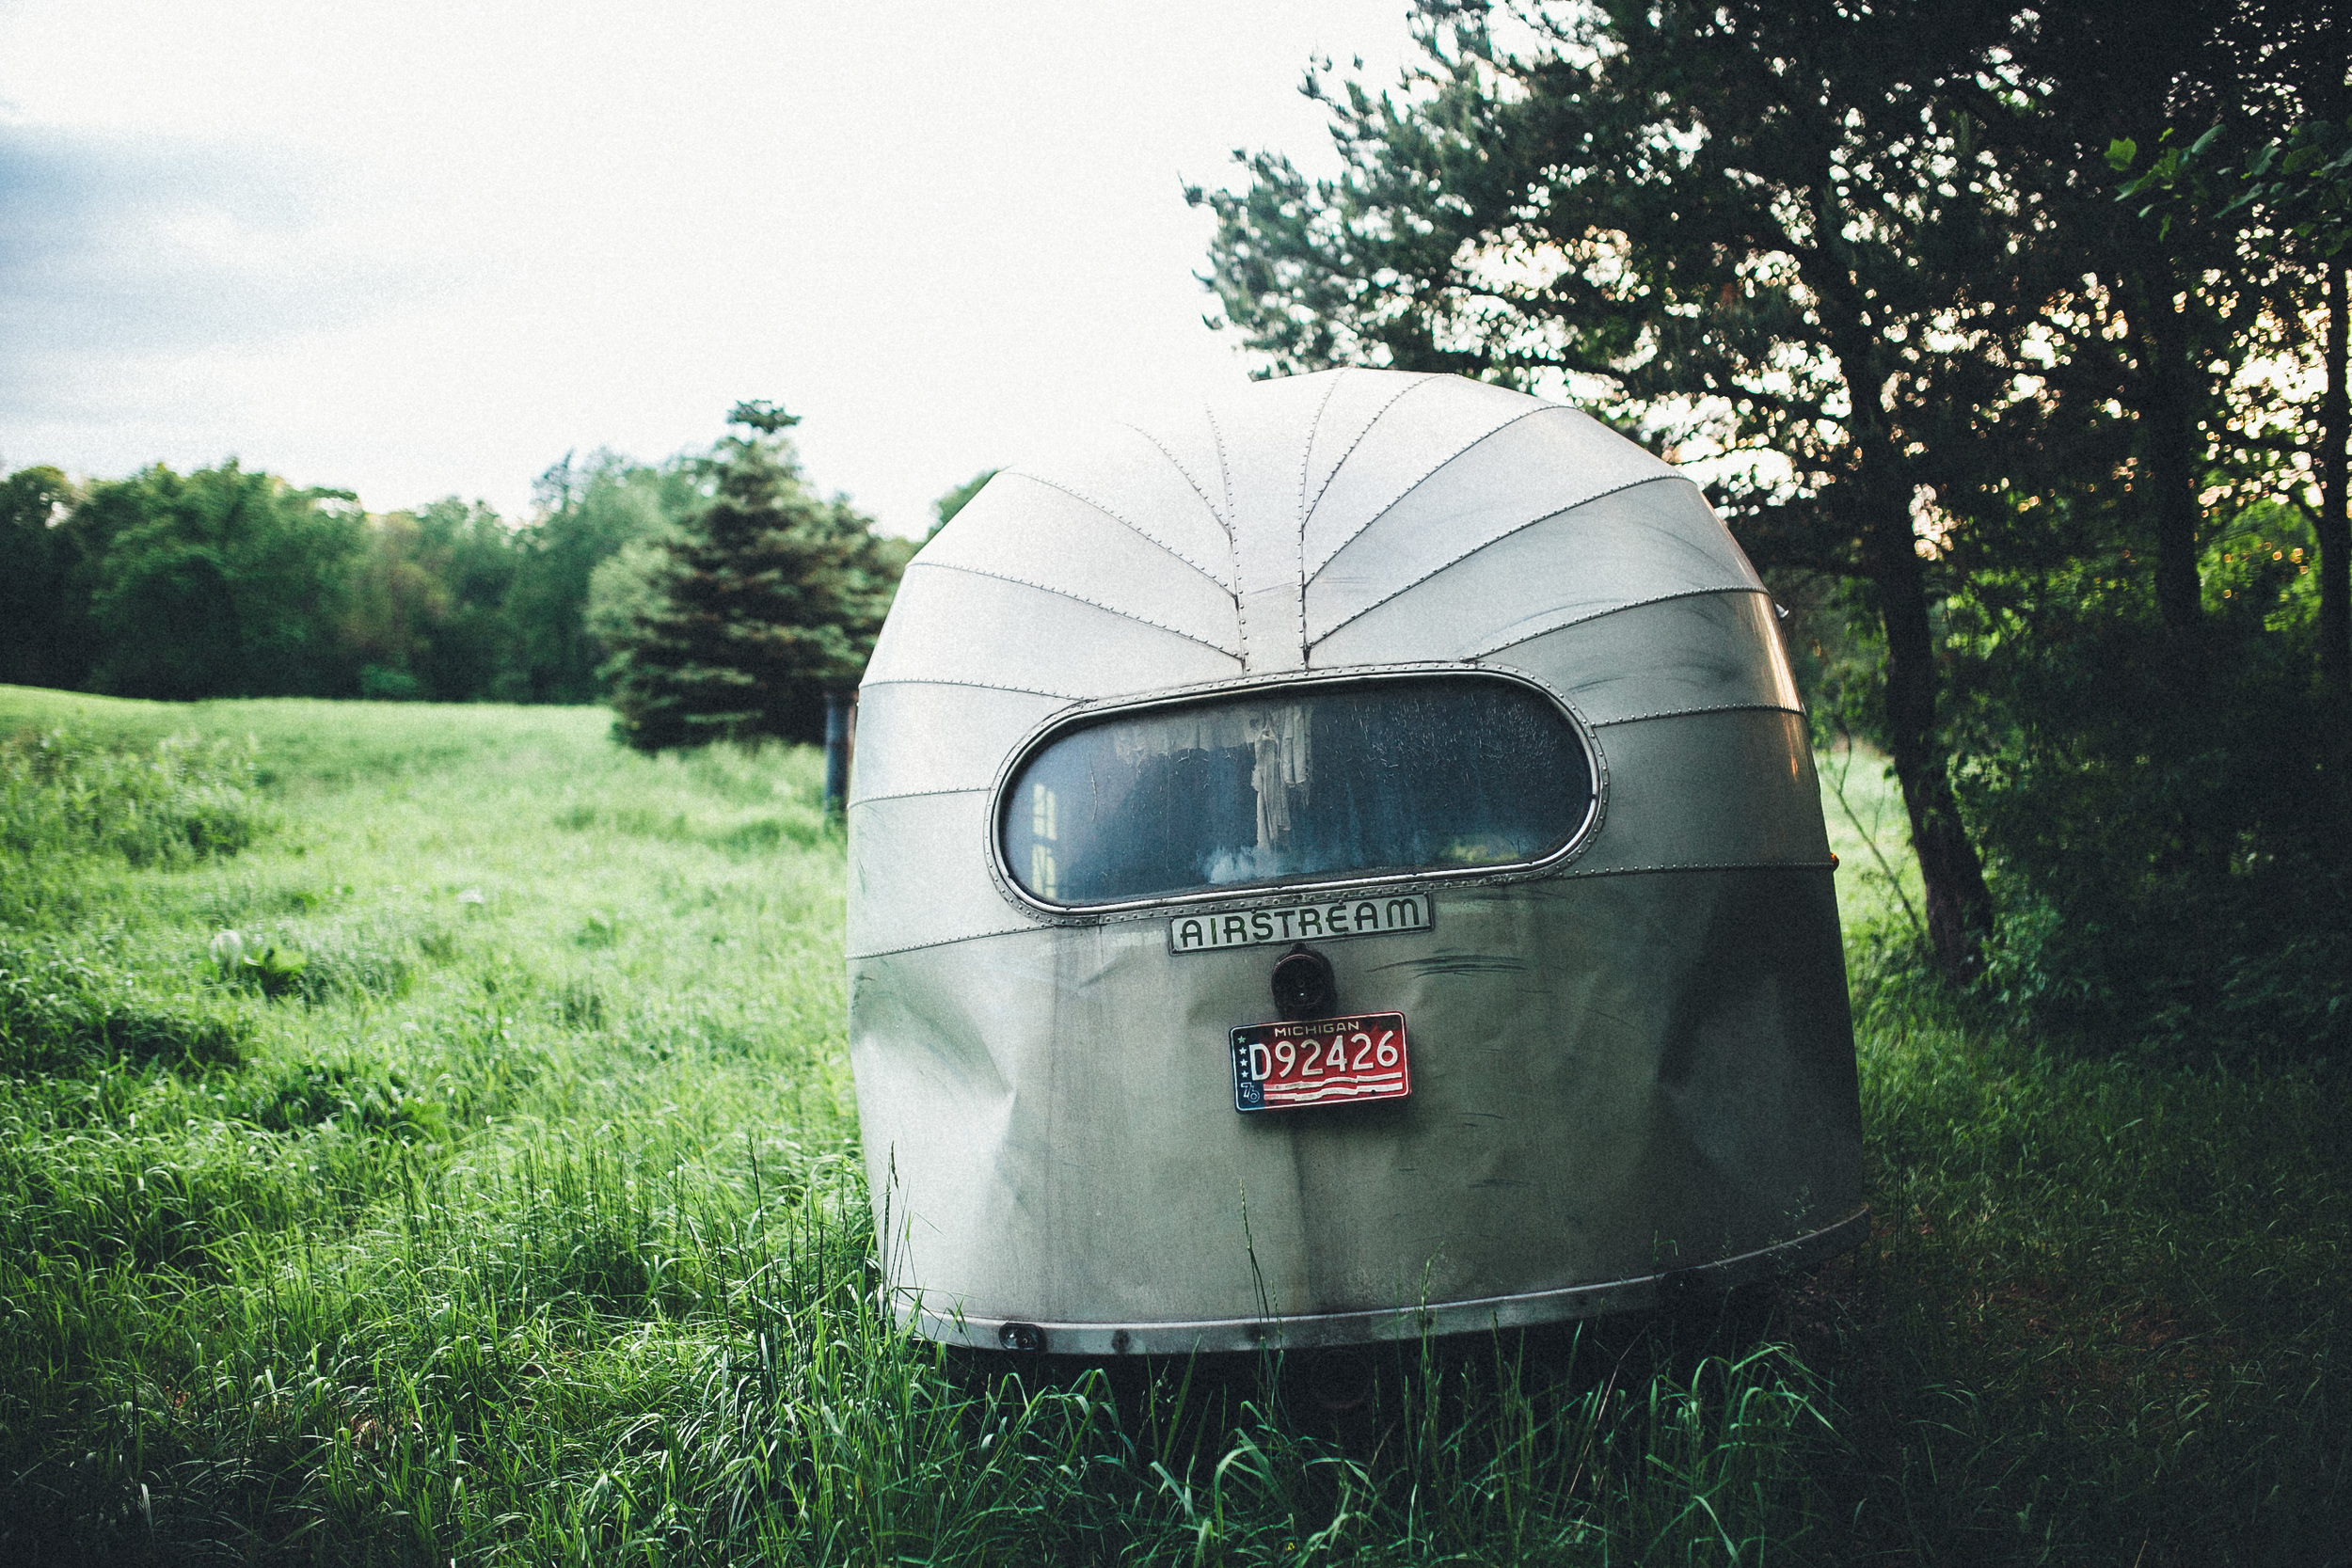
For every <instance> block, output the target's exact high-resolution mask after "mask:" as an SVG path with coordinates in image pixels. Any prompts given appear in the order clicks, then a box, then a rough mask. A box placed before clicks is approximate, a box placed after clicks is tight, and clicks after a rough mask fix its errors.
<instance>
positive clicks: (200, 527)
mask: <svg viewBox="0 0 2352 1568" xmlns="http://www.w3.org/2000/svg"><path fill="white" fill-rule="evenodd" d="M68 526H70V527H72V528H73V529H74V530H75V531H76V533H77V535H78V536H79V537H80V539H81V542H82V546H83V549H84V551H85V555H86V559H88V560H90V561H93V562H95V565H94V568H93V571H94V576H95V581H94V582H93V584H92V589H91V611H92V618H93V620H94V622H95V625H96V629H97V632H98V641H99V645H100V653H99V657H98V659H97V663H96V666H95V668H94V669H93V670H92V671H91V673H90V680H91V682H92V684H94V685H95V686H97V687H98V688H99V689H102V690H107V691H114V692H119V693H121V694H123V695H126V696H136V697H165V698H180V699H188V698H197V697H218V696H336V695H342V694H345V693H347V692H349V691H351V690H352V689H355V687H356V684H357V677H358V672H357V670H356V668H354V667H353V660H352V659H351V657H349V649H348V648H347V646H346V645H345V644H344V642H343V641H342V636H341V631H340V628H341V624H342V617H343V611H344V607H345V593H346V590H347V587H348V578H349V568H350V565H351V562H353V560H354V559H355V558H356V557H358V555H359V554H360V551H361V548H362V545H363V537H364V536H363V528H364V524H363V522H362V514H361V512H360V510H359V507H358V501H357V499H355V498H354V497H353V496H352V495H351V493H350V492H349V491H346V490H323V489H297V488H295V487H294V486H292V485H290V484H288V483H286V482H285V481H284V480H282V479H279V478H278V477H277V476H276V475H274V474H268V473H261V472H250V473H249V472H247V471H246V470H245V469H244V468H242V467H239V466H238V465H237V464H236V462H235V461H233V460H231V461H230V462H229V463H227V464H224V465H222V466H221V467H217V468H199V469H198V470H197V471H196V472H194V473H192V474H189V475H187V476H185V477H184V478H183V477H182V476H181V475H179V474H176V473H174V472H173V471H172V470H171V469H169V468H167V467H163V466H162V465H161V464H157V465H155V466H153V467H149V468H145V469H142V470H141V471H140V472H139V473H137V474H136V475H135V476H133V477H132V478H130V479H127V480H118V481H113V482H109V483H99V484H93V485H92V486H91V487H90V491H89V494H88V496H87V498H86V499H84V501H83V502H82V504H81V505H80V506H79V507H77V508H76V509H75V515H74V516H73V518H72V520H71V522H70V524H69V525H68Z"/></svg>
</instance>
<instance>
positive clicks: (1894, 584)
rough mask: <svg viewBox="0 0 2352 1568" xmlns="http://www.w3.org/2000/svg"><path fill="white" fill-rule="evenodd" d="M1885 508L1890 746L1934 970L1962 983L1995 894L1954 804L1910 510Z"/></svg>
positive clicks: (1878, 539) (1876, 565) (1878, 570)
mask: <svg viewBox="0 0 2352 1568" xmlns="http://www.w3.org/2000/svg"><path fill="white" fill-rule="evenodd" d="M1882 512H1883V519H1882V520H1874V521H1873V523H1872V525H1871V529H1870V534H1869V538H1868V543H1867V564H1868V566H1869V571H1870V578H1871V581H1872V583H1873V584H1874V585H1875V586H1876V587H1877V589H1878V596H1879V614H1880V617H1881V619H1882V620H1883V623H1884V625H1885V628H1886V736H1887V745H1888V749H1889V750H1890V751H1891V752H1893V754H1894V761H1895V778H1896V782H1897V783H1899V784H1901V785H1902V791H1903V809H1904V811H1905V812H1907V813H1908V814H1909V815H1910V817H1911V845H1912V848H1913V849H1914V850H1915V852H1916V853H1917V855H1918V857H1919V880H1920V884H1921V891H1922V892H1923V893H1925V895H1926V898H1927V908H1928V941H1929V942H1930V944H1931V946H1932V947H1933V948H1934V950H1935V962H1936V967H1937V968H1939V969H1941V970H1942V971H1943V972H1944V973H1945V974H1948V975H1951V976H1953V977H1955V978H1963V979H1964V978H1966V977H1967V976H1969V975H1971V974H1975V973H1976V970H1977V966H1978V964H1979V961H1980V960H1981V958H1982V957H1983V952H1982V950H1983V946H1984V939H1985V938H1986V937H1987V936H1988V935H1990V934H1991V932H1992V929H1993V896H1992V895H1991V894H1990V893H1989V892H1987V891H1986V889H1985V885H1984V868H1983V866H1982V865H1981V864H1980V863H1979V862H1978V860H1977V849H1976V846H1975V845H1973V844H1971V843H1969V842H1968V834H1967V832H1965V830H1963V828H1962V826H1961V821H1960V802H1959V800H1956V799H1955V798H1954V797H1953V795H1952V784H1951V777H1950V775H1949V773H1948V772H1947V770H1946V768H1945V757H1944V751H1943V748H1942V746H1941V745H1939V744H1938V742H1937V737H1936V728H1935V705H1936V703H1935V699H1936V691H1935V689H1936V673H1935V633H1934V629H1933V628H1932V627H1931V626H1930V624H1929V621H1928V594H1927V578H1926V569H1925V566H1924V564H1923V563H1922V562H1921V561H1920V559H1919V554H1918V550H1917V546H1916V544H1915V540H1914V538H1913V535H1912V531H1911V515H1910V513H1909V512H1908V511H1905V510H1903V509H1901V508H1895V509H1892V510H1891V511H1887V510H1886V509H1884V508H1882Z"/></svg>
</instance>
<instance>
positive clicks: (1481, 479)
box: [1307, 406, 1676, 637]
mask: <svg viewBox="0 0 2352 1568" xmlns="http://www.w3.org/2000/svg"><path fill="white" fill-rule="evenodd" d="M1675 477H1676V475H1675V471H1674V470H1673V469H1672V468H1670V467H1667V466H1666V465H1665V464H1663V463H1661V462H1660V461H1659V460H1658V459H1657V458H1655V457H1652V456H1651V455H1650V454H1649V453H1648V452H1645V451H1643V450H1642V449H1641V448H1639V447H1637V446H1635V445H1634V444H1633V443H1632V442H1630V441H1629V440H1627V439H1626V438H1625V437H1623V436H1619V435H1617V434H1616V433H1615V432H1613V431H1612V430H1610V429H1609V428H1608V427H1607V426H1605V425H1603V424H1601V423H1600V422H1599V421H1598V420H1594V419H1592V418H1590V417H1589V416H1587V415H1583V414H1580V413H1578V412H1577V411H1576V410H1574V409H1571V408H1549V407H1542V406H1538V407H1537V408H1536V410H1535V411H1534V413H1531V414H1529V415H1528V416H1527V417H1526V418H1524V419H1521V420H1513V421H1512V422H1511V423H1509V424H1507V425H1504V426H1503V427H1502V429H1500V430H1498V431H1496V432H1495V433H1494V434H1493V435H1491V436H1487V437H1486V438H1485V439H1484V440H1482V441H1480V442H1479V443H1478V444H1477V445H1476V446H1473V447H1471V448H1470V450H1468V451H1464V452H1463V453H1461V455H1459V456H1457V457H1455V458H1454V460H1453V461H1451V462H1449V463H1448V464H1446V466H1445V467H1442V468H1439V469H1438V471H1437V472H1436V473H1433V474H1431V475H1430V476H1429V477H1428V478H1427V479H1424V480H1422V482H1421V483H1420V484H1418V485H1416V486H1415V487H1414V488H1413V490H1412V491H1411V493H1410V494H1408V495H1406V496H1405V497H1403V498H1402V499H1399V500H1398V501H1397V503H1396V504H1395V505H1394V506H1391V507H1390V508H1389V510H1388V511H1386V512H1384V513H1382V514H1381V515H1380V516H1379V517H1378V518H1377V519H1375V521H1374V522H1372V523H1371V524H1370V525H1368V526H1367V527H1366V528H1364V529H1363V531H1360V532H1359V533H1358V534H1357V535H1356V536H1355V537H1354V538H1353V539H1351V540H1349V541H1348V543H1347V546H1346V547H1345V548H1343V549H1342V550H1340V551H1338V552H1337V553H1336V554H1335V555H1333V556H1332V558H1331V559H1330V560H1329V561H1328V562H1313V561H1310V562H1309V567H1310V571H1311V577H1312V581H1311V585H1310V587H1309V589H1308V612H1307V626H1308V631H1309V633H1310V635H1311V636H1312V637H1322V636H1325V635H1327V634H1328V633H1329V632H1330V630H1331V628H1332V627H1334V626H1338V625H1339V624H1341V623H1342V622H1344V621H1346V620H1348V619H1350V618H1351V617H1353V616H1355V615H1358V614H1360V613H1362V611H1364V610H1367V609H1369V608H1370V607H1372V606H1373V605H1375V604H1377V603H1379V602H1380V601H1382V600H1384V599H1386V598H1388V597H1390V596H1391V595H1392V594H1400V593H1403V592H1406V590H1408V589H1409V588H1411V587H1412V586H1413V585H1414V584H1415V583H1418V582H1420V581H1422V579H1423V578H1428V577H1431V576H1433V575H1435V574H1436V573H1438V572H1440V571H1442V570H1444V569H1445V567H1447V566H1448V565H1450V564H1452V563H1453V562H1456V561H1459V560H1461V559H1462V558H1463V557H1465V556H1467V555H1470V553H1472V552H1473V551H1475V550H1477V549H1479V548H1480V547H1481V546H1486V545H1489V544H1492V543H1493V542H1494V541H1495V540H1497V539H1500V538H1502V537H1503V536H1504V535H1505V534H1508V533H1511V532H1514V531H1517V530H1519V529H1522V528H1525V527H1526V526H1527V525H1528V524H1530V523H1532V522H1534V521H1535V520H1536V519H1538V518H1540V517H1549V516H1551V515H1555V514H1558V513H1562V512H1565V511H1567V510H1569V509H1570V508H1572V507H1576V506H1581V505H1582V504H1583V503H1584V502H1586V501H1589V500H1592V499H1594V498H1596V497H1597V496H1603V495H1607V494H1608V493H1610V492H1611V491H1613V490H1622V489H1624V488H1626V487H1627V486H1628V485H1632V484H1639V483H1642V482H1644V481H1645V480H1653V479H1672V478H1675ZM1570 564H1573V562H1570Z"/></svg>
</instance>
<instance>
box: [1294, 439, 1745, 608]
mask: <svg viewBox="0 0 2352 1568" xmlns="http://www.w3.org/2000/svg"><path fill="white" fill-rule="evenodd" d="M1677 480H1680V481H1681V482H1682V483H1685V484H1689V485H1690V486H1691V488H1692V490H1697V489H1698V485H1697V484H1696V483H1692V481H1691V480H1690V479H1689V478H1687V477H1685V476H1684V475H1682V474H1678V473H1664V474H1652V475H1650V476H1649V477H1648V478H1647V479H1635V480H1629V481H1627V482H1626V483H1623V484H1613V485H1611V486H1610V487H1609V488H1608V489H1606V490H1596V491H1594V492H1593V493H1592V494H1591V495H1589V496H1586V497H1585V498H1584V499H1581V500H1578V501H1571V502H1570V503H1569V504H1568V505H1566V506H1563V507H1560V508H1558V509H1557V510H1556V511H1551V512H1547V513H1545V514H1544V515H1542V516H1540V517H1530V518H1529V519H1527V521H1525V522H1523V523H1519V524H1516V525H1514V526H1513V527H1511V528H1508V529H1505V530H1504V531H1502V532H1501V533H1498V534H1496V535H1495V536H1494V537H1493V538H1491V539H1488V540H1485V541H1483V542H1482V543H1480V544H1477V545H1473V546H1470V548H1469V549H1467V550H1464V551H1463V552H1462V553H1461V554H1459V555H1457V556H1455V557H1454V558H1453V559H1452V560H1450V561H1444V562H1438V564H1437V565H1435V566H1432V567H1431V568H1429V570H1427V571H1425V572H1423V573H1422V575H1421V576H1419V577H1417V578H1414V579H1413V580H1412V581H1410V582H1408V583H1406V584H1404V585H1403V586H1402V587H1399V588H1396V589H1393V590H1391V592H1389V593H1387V594H1382V595H1380V597H1378V598H1376V599H1375V600H1373V601H1372V603H1370V604H1368V605H1366V606H1364V607H1363V608H1362V609H1361V610H1356V611H1354V612H1353V613H1351V614H1349V615H1348V616H1347V617H1346V618H1345V619H1344V620H1340V621H1334V622H1333V623H1332V624H1331V628H1330V630H1328V631H1327V632H1325V633H1324V634H1323V635H1322V636H1321V637H1318V638H1316V639H1315V641H1317V642H1327V641H1330V640H1331V638H1332V637H1334V636H1336V635H1337V634H1338V633H1339V631H1340V629H1341V628H1342V627H1343V626H1353V625H1354V624H1355V623H1356V622H1358V621H1360V620H1362V619H1363V618H1364V617H1365V616H1367V615H1369V614H1371V613H1372V612H1373V611H1374V610H1378V609H1379V608H1380V607H1381V606H1382V605H1384V604H1390V603H1392V602H1394V601H1395V600H1397V599H1400V598H1402V597H1404V596H1405V595H1406V594H1409V593H1411V592H1412V591H1413V590H1414V589H1416V588H1419V587H1420V586H1421V585H1422V583H1424V582H1427V581H1428V580H1429V579H1430V578H1434V577H1438V576H1441V575H1442V574H1444V573H1446V572H1450V571H1452V570H1453V569H1454V567H1456V566H1459V565H1460V564H1461V563H1462V562H1465V561H1468V560H1469V559H1470V557H1471V556H1474V555H1476V554H1478V553H1479V552H1480V551H1482V550H1489V549H1492V548H1493V547H1494V546H1497V545H1500V544H1502V542H1503V541H1504V540H1505V539H1510V538H1513V537H1516V536H1517V535H1518V534H1522V533H1525V532H1526V531H1528V530H1529V529H1531V528H1534V526H1535V525H1536V524H1538V523H1548V522H1550V521H1551V520H1552V519H1553V518H1555V517H1565V516H1567V515H1569V514H1570V513H1574V512H1581V511H1582V510H1584V508H1586V507H1588V506H1590V505H1592V504H1593V503H1594V502H1595V501H1599V500H1607V499H1609V498H1610V497H1611V496H1621V495H1623V494H1625V492H1627V491H1628V490H1638V489H1640V488H1641V487H1642V486H1643V485H1645V484H1665V483H1673V482H1674V481H1677ZM1705 500H1706V497H1705V495H1704V493H1702V494H1701V496H1700V501H1701V504H1704V503H1705ZM1393 510H1394V508H1391V511H1393ZM1381 515H1382V516H1386V515H1388V514H1387V513H1382V514H1381ZM1374 521H1375V522H1376V521H1378V519H1377V518H1375V519H1374ZM1370 526H1371V525H1370V524H1366V525H1365V527H1366V528H1369V527H1370ZM1324 564H1325V565H1329V564H1330V562H1324Z"/></svg>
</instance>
